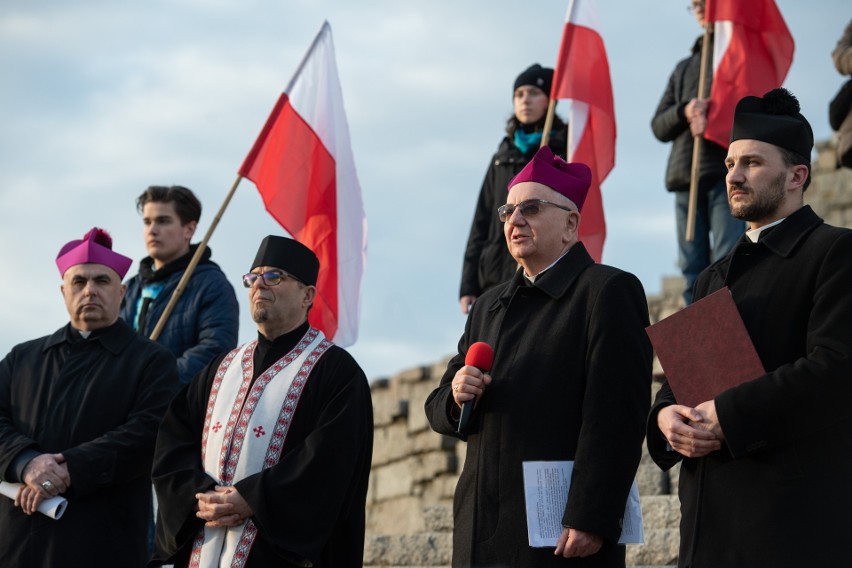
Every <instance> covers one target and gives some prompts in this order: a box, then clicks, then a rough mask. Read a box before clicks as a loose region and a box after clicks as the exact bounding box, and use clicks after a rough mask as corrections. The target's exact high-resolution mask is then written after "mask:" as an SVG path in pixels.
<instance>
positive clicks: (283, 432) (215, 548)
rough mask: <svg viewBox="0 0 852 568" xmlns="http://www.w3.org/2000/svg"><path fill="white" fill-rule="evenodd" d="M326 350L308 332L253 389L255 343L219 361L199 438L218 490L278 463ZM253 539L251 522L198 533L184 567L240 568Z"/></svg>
mask: <svg viewBox="0 0 852 568" xmlns="http://www.w3.org/2000/svg"><path fill="white" fill-rule="evenodd" d="M331 345H332V343H331V342H330V341H328V340H327V339H325V336H324V335H323V334H322V332H321V331H319V330H318V329H315V328H313V327H311V328H309V329H308V332H307V333H306V334H305V336H304V337H303V338H302V339H301V341H299V343H298V344H297V345H296V347H294V348H293V349H292V350H291V351H290V352H289V353H287V355H285V356H284V357H282V358H281V359H279V360H278V361H276V362H275V363H274V364H273V365H272V366H271V367H270V368H269V369H267V370H266V371H264V372H263V374H261V375H259V376H258V377H257V380H256V381H255V382H254V385H252V384H251V378H252V375H253V374H254V373H253V371H254V363H253V360H254V350H255V347H256V346H257V341H251V342H249V343H246V344H245V345H243V346H242V347H238V348H236V349H234V350H233V351H231V352H230V353H229V354H228V355H227V356H226V357H225V359H224V360H223V361H222V364H221V365H219V369H218V371H217V372H216V376H215V377H214V379H213V385H212V387H211V389H210V398H209V399H208V401H207V413H206V416H205V419H204V430H203V432H202V438H201V460H202V463H203V464H204V470H205V472H206V473H207V474H208V475H209V476H210V477H212V478H213V479H216V480H217V481H218V484H219V485H222V486H229V485H233V484H234V483H235V482H237V481H240V480H241V479H243V478H245V477H248V476H249V475H252V474H255V473H257V472H259V471H261V470H263V469H266V468H268V467H272V466H273V465H275V464H276V463H278V460H279V459H280V458H281V450H282V448H283V447H284V440H285V439H286V437H287V432H288V431H289V429H290V422H291V420H292V418H293V414H294V413H295V411H296V407H297V406H298V404H299V398H300V397H301V396H302V391H303V389H304V387H305V383H306V382H307V380H308V377H309V376H310V374H311V371H312V370H313V368H314V365H316V362H317V361H318V360H319V359H320V357H322V355H323V354H324V353H325V352H326V351H327V350H328V348H329V347H331ZM256 536H257V527H256V526H255V524H254V522H253V521H252V520H251V519H247V520H246V522H244V523H243V524H242V525H240V526H236V527H231V528H224V527H212V528H210V527H203V528H202V530H201V531H199V534H198V535H197V536H196V538H195V542H194V544H193V547H192V555H191V556H190V560H189V566H190V568H208V567H213V566H216V567H219V566H229V567H234V568H237V567H242V566H244V565H245V562H246V560H248V555H249V552H250V550H251V547H252V544H254V540H255V537H256Z"/></svg>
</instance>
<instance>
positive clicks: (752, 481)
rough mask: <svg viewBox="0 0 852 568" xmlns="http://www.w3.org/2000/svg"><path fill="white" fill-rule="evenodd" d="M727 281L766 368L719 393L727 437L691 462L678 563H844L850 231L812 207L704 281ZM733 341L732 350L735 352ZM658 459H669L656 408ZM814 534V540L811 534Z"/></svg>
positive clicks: (851, 377) (665, 398)
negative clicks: (826, 219) (825, 220)
mask: <svg viewBox="0 0 852 568" xmlns="http://www.w3.org/2000/svg"><path fill="white" fill-rule="evenodd" d="M722 286H729V287H730V289H731V293H732V294H733V297H734V301H735V302H736V304H737V308H738V309H739V311H740V314H741V315H742V318H743V321H744V322H745V325H746V329H747V330H748V333H749V336H750V337H751V340H752V342H753V343H754V346H755V348H756V350H757V353H758V355H759V356H760V359H761V361H762V363H763V367H764V369H766V370H768V372H767V373H766V374H765V375H763V376H761V377H758V378H756V379H754V380H752V381H749V382H746V383H744V384H742V385H740V386H737V387H735V388H732V389H729V390H727V391H725V392H723V393H722V394H720V395H718V396H717V397H716V398H715V402H716V410H717V414H718V416H719V422H720V424H721V426H722V430H723V432H724V435H725V438H726V442H725V443H724V444H723V447H722V449H721V450H719V451H716V452H713V453H711V454H710V455H708V456H706V457H704V458H683V465H682V468H681V473H680V499H681V508H682V513H683V516H682V521H681V549H680V559H679V564H678V565H679V566H681V567H687V566H688V567H691V568H702V567H708V568H709V567H712V568H716V567H719V566H748V567H751V566H773V567H778V568H784V567H790V568H793V567H800V566H846V565H848V564H849V547H848V546H847V542H846V538H848V534H849V529H850V527H852V522H850V521H849V511H850V510H852V491H849V481H850V480H852V405H850V400H852V231H850V230H848V229H841V228H837V227H832V226H829V225H825V224H824V223H823V222H822V219H820V218H819V217H818V216H817V215H816V214H815V213H814V212H813V211H812V210H811V208H810V207H807V206H806V207H803V208H801V209H799V210H798V211H797V212H795V213H794V214H792V215H790V216H789V217H788V218H787V219H786V220H785V221H783V222H782V223H781V224H779V225H777V226H775V227H772V228H770V229H766V230H765V232H764V233H763V234H761V236H760V240H759V241H758V242H757V243H751V242H748V241H747V240H746V238H745V237H743V239H742V240H741V241H740V242H739V243H738V244H737V246H736V247H735V249H734V251H733V252H732V253H731V254H730V255H729V256H727V257H726V258H724V259H722V260H720V261H719V262H717V263H715V264H713V265H711V266H710V267H709V268H708V269H707V270H706V271H705V272H703V273H702V274H701V276H700V277H699V279H698V281H697V282H696V288H695V298H696V300H698V299H700V298H703V297H704V296H707V295H708V294H710V293H712V292H714V291H716V290H718V289H719V288H721V287H722ZM736 348H737V346H736V345H732V346H731V349H736ZM674 402H675V400H674V397H673V395H672V393H671V389H669V388H668V386H667V385H664V387H663V389H662V390H661V391H660V393H659V395H658V397H657V400H656V402H655V403H654V408H653V409H652V412H651V414H650V418H649V424H648V447H649V450H650V451H651V456H652V457H653V458H654V460H655V461H656V462H657V463H658V464H659V465H660V466H661V467H663V468H664V469H668V468H669V467H671V466H672V465H674V464H675V463H676V462H677V461H678V459H679V458H680V457H681V456H680V454H678V453H676V452H671V451H666V448H665V440H664V439H663V438H662V434H661V433H660V430H659V428H658V427H657V424H656V422H657V419H656V416H657V412H658V411H659V409H660V408H661V407H662V406H665V405H668V404H672V403H674ZM805 543H807V544H805Z"/></svg>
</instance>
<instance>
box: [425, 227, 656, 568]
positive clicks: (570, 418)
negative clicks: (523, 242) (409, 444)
mask: <svg viewBox="0 0 852 568" xmlns="http://www.w3.org/2000/svg"><path fill="white" fill-rule="evenodd" d="M647 323H648V310H647V305H646V302H645V295H644V292H643V290H642V285H641V284H640V283H639V281H638V280H637V279H636V278H635V277H634V276H633V275H632V274H629V273H626V272H622V271H620V270H618V269H615V268H611V267H608V266H603V265H599V264H595V263H594V261H593V260H592V259H591V257H590V256H589V255H588V253H587V252H586V249H585V248H584V247H583V245H582V244H581V243H578V244H576V245H575V246H574V247H572V248H571V250H570V251H569V252H568V253H567V254H566V255H565V256H563V257H562V259H561V260H559V262H557V263H556V265H554V266H553V267H552V268H550V269H549V270H548V271H546V272H545V273H544V274H542V275H541V276H540V277H539V278H538V279H537V280H536V282H535V284H533V285H527V281H526V280H525V279H524V277H523V275H522V273H521V272H518V273H517V274H516V275H515V277H514V278H513V279H512V280H510V281H509V282H507V283H505V284H503V285H501V286H498V287H496V288H494V289H492V290H490V291H488V292H487V293H486V294H484V295H483V296H482V297H481V298H480V299H479V300H478V301H477V302H476V303H475V304H474V306H473V311H472V312H471V314H470V316H469V318H468V322H467V326H466V329H465V332H464V335H463V336H462V338H461V341H460V342H459V353H458V354H457V355H456V356H455V357H453V359H452V360H451V361H450V363H449V366H448V368H447V371H446V373H445V374H444V376H443V378H442V379H441V383H440V386H439V387H438V388H437V389H435V391H433V392H432V393H431V395H430V396H429V398H428V400H427V402H426V413H427V416H428V418H429V422H430V423H431V425H432V428H433V429H434V430H435V431H436V432H439V433H441V434H446V435H451V436H453V435H455V436H457V435H458V434H456V426H457V423H456V422H455V421H454V420H453V418H452V416H451V414H450V409H451V406H452V405H453V404H454V403H453V400H452V395H451V390H450V387H451V381H452V379H453V376H454V375H455V373H456V371H457V370H458V369H459V368H460V367H462V366H463V365H464V358H465V353H466V352H467V349H468V346H469V345H471V344H472V343H474V342H476V341H485V342H487V343H489V344H490V345H492V346H493V347H494V353H495V359H494V365H493V368H492V370H491V375H492V377H493V381H492V383H491V384H490V385H489V386H488V388H487V390H486V392H485V394H484V395H483V396H482V398H481V400H480V401H479V404H478V406H477V407H476V410H475V411H474V414H473V417H472V421H471V426H470V430H469V434H468V435H467V437H466V439H467V457H466V459H465V465H464V470H463V471H462V473H461V477H460V479H459V482H458V486H457V488H456V494H455V505H454V516H455V527H454V532H453V565H454V566H467V565H478V566H493V565H503V566H537V567H538V566H574V565H581V566H607V567H609V566H624V547H623V546H618V545H616V544H614V543H615V541H617V540H618V537H619V535H620V533H621V526H620V525H621V521H622V517H623V514H624V507H625V502H626V499H627V494H628V491H629V489H630V485H631V483H632V482H633V478H634V476H635V473H636V468H637V466H638V464H639V458H640V454H641V446H642V437H643V434H644V421H645V416H646V415H645V411H646V409H647V408H648V407H649V403H650V377H651V348H650V345H649V343H648V339H647V336H646V334H645V331H644V328H645V326H646V325H647ZM528 460H575V468H574V477H573V481H572V485H571V489H570V492H569V496H568V503H567V506H566V508H565V514H564V517H563V524H564V525H569V526H572V527H575V528H577V529H581V530H585V531H590V532H593V533H597V534H600V535H603V536H604V537H605V539H606V544H605V545H604V548H603V549H602V551H601V552H600V553H598V554H596V555H594V556H592V557H589V558H587V559H584V560H582V561H578V560H566V559H563V558H561V557H555V556H554V555H553V549H552V548H549V549H545V548H542V549H533V548H530V547H529V545H528V541H527V526H526V517H525V513H524V511H525V508H524V491H523V477H522V462H524V461H528Z"/></svg>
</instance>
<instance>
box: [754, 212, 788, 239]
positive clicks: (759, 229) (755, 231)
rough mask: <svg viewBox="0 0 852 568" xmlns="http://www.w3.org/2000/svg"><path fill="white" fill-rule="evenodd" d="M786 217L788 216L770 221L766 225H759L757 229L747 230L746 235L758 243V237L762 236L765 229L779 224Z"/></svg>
mask: <svg viewBox="0 0 852 568" xmlns="http://www.w3.org/2000/svg"><path fill="white" fill-rule="evenodd" d="M786 218H787V217H783V218H781V219H778V220H777V221H774V222H772V223H769V224H768V225H764V226H762V227H758V228H757V229H752V230H750V231H746V237H747V238H748V240H749V241H751V242H753V243H756V242H757V241H758V239H759V238H760V233H762V232H763V231H765V230H766V229H768V228H770V227H774V226H775V225H777V224H778V223H780V222H781V221H783V220H784V219H786Z"/></svg>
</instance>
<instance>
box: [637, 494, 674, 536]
mask: <svg viewBox="0 0 852 568" xmlns="http://www.w3.org/2000/svg"><path fill="white" fill-rule="evenodd" d="M641 505H642V519H643V522H644V525H645V529H646V530H648V529H678V528H679V527H680V501H679V500H678V498H677V495H648V496H643V497H641Z"/></svg>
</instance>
